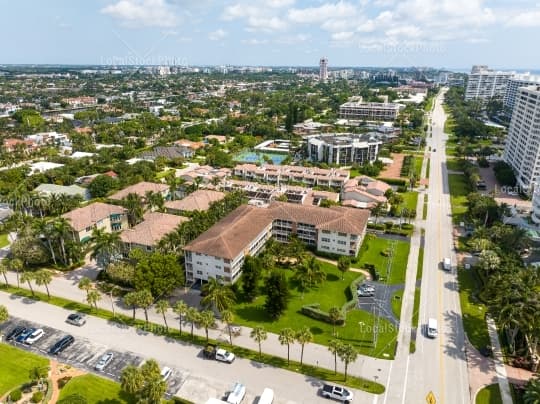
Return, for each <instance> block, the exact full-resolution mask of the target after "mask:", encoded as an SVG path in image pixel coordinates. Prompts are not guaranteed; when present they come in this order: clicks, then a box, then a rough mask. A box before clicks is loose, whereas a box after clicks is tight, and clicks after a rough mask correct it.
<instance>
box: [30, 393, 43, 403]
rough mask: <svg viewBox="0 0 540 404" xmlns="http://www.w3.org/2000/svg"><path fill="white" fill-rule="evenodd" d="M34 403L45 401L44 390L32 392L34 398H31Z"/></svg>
mask: <svg viewBox="0 0 540 404" xmlns="http://www.w3.org/2000/svg"><path fill="white" fill-rule="evenodd" d="M30 401H32V402H33V403H41V402H42V401H43V392H42V391H36V392H35V393H34V394H32V398H31V399H30Z"/></svg>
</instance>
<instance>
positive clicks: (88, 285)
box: [77, 276, 92, 299]
mask: <svg viewBox="0 0 540 404" xmlns="http://www.w3.org/2000/svg"><path fill="white" fill-rule="evenodd" d="M77 286H78V287H79V289H81V290H84V291H86V298H87V299H88V292H90V289H92V281H91V280H90V278H87V277H86V276H83V277H82V278H81V279H80V281H79V284H78V285H77Z"/></svg>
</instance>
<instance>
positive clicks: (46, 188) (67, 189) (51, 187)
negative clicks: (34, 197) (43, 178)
mask: <svg viewBox="0 0 540 404" xmlns="http://www.w3.org/2000/svg"><path fill="white" fill-rule="evenodd" d="M34 192H37V193H38V194H41V195H45V196H50V195H52V194H57V195H69V196H76V195H79V196H80V197H81V198H82V199H83V200H84V201H88V200H90V198H91V196H90V192H89V191H88V189H86V188H83V187H80V186H78V185H69V186H66V185H56V184H39V185H38V186H37V187H36V188H34Z"/></svg>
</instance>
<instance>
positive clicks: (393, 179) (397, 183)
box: [377, 177, 409, 186]
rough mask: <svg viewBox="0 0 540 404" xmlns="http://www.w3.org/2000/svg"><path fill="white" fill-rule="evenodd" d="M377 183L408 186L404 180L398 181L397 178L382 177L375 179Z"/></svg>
mask: <svg viewBox="0 0 540 404" xmlns="http://www.w3.org/2000/svg"><path fill="white" fill-rule="evenodd" d="M377 179H378V180H379V181H383V182H386V183H387V184H388V185H398V186H399V185H404V186H407V185H408V183H409V182H408V181H407V180H404V179H398V178H382V177H379V178H377Z"/></svg>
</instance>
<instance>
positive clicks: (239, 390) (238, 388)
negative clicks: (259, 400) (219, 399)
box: [227, 383, 246, 404]
mask: <svg viewBox="0 0 540 404" xmlns="http://www.w3.org/2000/svg"><path fill="white" fill-rule="evenodd" d="M245 395H246V387H245V386H244V385H243V384H241V383H236V384H235V385H234V387H233V389H232V391H231V392H230V393H229V395H228V396H227V403H229V404H240V403H241V402H242V400H243V399H244V396H245Z"/></svg>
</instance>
